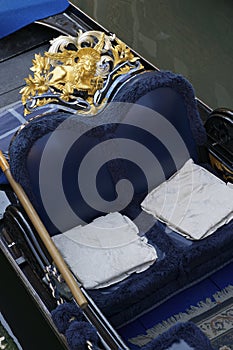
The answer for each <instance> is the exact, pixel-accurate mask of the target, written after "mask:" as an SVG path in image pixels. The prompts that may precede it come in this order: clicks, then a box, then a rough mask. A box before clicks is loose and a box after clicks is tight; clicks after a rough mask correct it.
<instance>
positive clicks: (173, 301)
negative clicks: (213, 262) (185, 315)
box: [118, 262, 233, 350]
mask: <svg viewBox="0 0 233 350" xmlns="http://www.w3.org/2000/svg"><path fill="white" fill-rule="evenodd" d="M232 271H233V262H232V263H229V264H228V265H226V266H225V267H224V268H222V269H221V270H219V271H217V272H215V273H214V274H212V275H211V276H210V277H209V278H206V279H204V280H203V281H201V282H199V283H197V284H195V285H193V286H192V287H190V288H188V289H186V290H184V291H182V292H181V293H179V294H177V295H175V296H174V297H171V298H170V299H169V300H168V301H166V302H165V303H163V304H162V305H160V306H158V307H156V308H154V309H153V310H151V311H149V312H148V313H146V314H145V315H143V316H141V317H139V318H138V319H137V320H135V321H133V322H132V323H130V324H128V325H126V326H124V327H122V328H120V329H118V332H119V334H120V335H121V336H122V337H123V338H124V339H130V338H132V337H133V338H135V337H136V336H137V335H142V334H146V330H148V329H150V328H152V327H153V326H155V325H156V324H159V323H162V322H163V321H166V320H167V319H169V318H170V317H172V316H173V315H177V314H179V313H181V312H185V311H186V310H187V309H190V307H191V306H197V304H198V303H199V302H200V301H205V300H206V299H207V298H211V297H212V296H213V294H215V293H217V292H219V291H221V290H222V289H224V288H226V287H227V286H229V285H233V273H232ZM128 345H129V346H130V349H132V350H134V349H135V350H136V349H139V347H138V346H136V345H133V344H131V343H129V344H128Z"/></svg>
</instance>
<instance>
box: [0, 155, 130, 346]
mask: <svg viewBox="0 0 233 350" xmlns="http://www.w3.org/2000/svg"><path fill="white" fill-rule="evenodd" d="M0 167H1V169H2V171H3V172H4V174H5V175H6V178H7V179H8V181H9V183H10V185H11V187H12V189H13V190H14V191H15V193H16V195H17V197H18V199H19V201H20V203H21V204H22V206H23V208H24V210H25V211H26V213H27V215H28V217H29V218H30V220H31V222H32V224H33V226H34V227H35V229H36V231H37V232H38V234H39V236H40V238H41V240H42V242H43V243H44V245H45V247H46V248H47V250H48V252H49V254H50V255H51V257H52V259H53V261H54V263H55V265H56V267H57V268H58V270H59V272H60V273H61V275H62V277H63V279H64V281H65V282H66V283H67V286H68V287H69V288H70V291H71V293H72V295H73V297H74V300H75V301H76V303H77V304H78V306H79V307H80V308H81V309H82V310H83V313H84V315H85V316H86V318H87V319H88V320H89V322H91V323H92V324H93V326H94V327H95V328H96V329H97V331H98V334H99V336H100V339H101V340H102V344H103V346H104V347H105V348H106V349H111V350H119V349H123V350H128V347H127V346H126V345H125V344H124V342H123V341H122V339H121V338H120V337H119V335H118V334H117V332H116V331H115V329H114V328H113V327H112V326H111V325H110V324H109V322H108V321H107V319H106V318H105V317H104V315H103V314H102V313H101V312H100V310H99V309H98V308H97V306H96V305H95V304H94V303H93V301H92V300H91V299H90V298H89V296H88V294H87V293H86V291H85V289H83V292H82V290H81V289H80V288H79V286H78V284H77V280H76V279H75V278H74V276H73V275H72V273H71V271H70V269H69V267H68V266H67V264H66V262H65V261H64V259H63V257H62V256H61V254H60V252H59V251H58V249H57V247H56V246H55V244H54V242H53V240H52V239H51V237H50V235H49V233H48V231H47V229H46V228H45V226H44V224H43V223H42V221H41V219H40V217H39V215H38V214H37V212H36V210H35V209H34V207H33V205H32V204H31V202H30V200H29V198H28V196H27V195H26V193H25V192H24V190H23V188H22V187H21V186H20V184H18V183H17V182H16V181H15V180H14V178H13V176H12V174H11V171H10V166H9V164H8V162H7V160H6V158H5V156H4V155H3V153H2V151H1V150H0ZM84 293H85V294H86V296H87V297H88V299H89V302H88V300H87V298H86V297H85V295H84Z"/></svg>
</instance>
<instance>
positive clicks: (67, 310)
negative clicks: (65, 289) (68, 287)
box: [51, 302, 83, 334]
mask: <svg viewBox="0 0 233 350" xmlns="http://www.w3.org/2000/svg"><path fill="white" fill-rule="evenodd" d="M51 316H52V319H53V322H54V324H55V325H56V327H57V329H58V330H59V332H60V333H63V334H65V332H66V330H67V329H68V328H69V326H70V324H71V323H72V322H74V320H76V321H77V320H78V321H80V320H82V319H83V313H82V311H81V309H80V308H78V307H77V305H75V303H74V302H71V303H64V304H61V305H59V306H57V308H56V309H55V310H53V311H52V312H51Z"/></svg>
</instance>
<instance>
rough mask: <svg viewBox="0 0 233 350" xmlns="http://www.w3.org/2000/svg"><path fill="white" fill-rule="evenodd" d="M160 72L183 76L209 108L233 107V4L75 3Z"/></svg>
mask: <svg viewBox="0 0 233 350" xmlns="http://www.w3.org/2000/svg"><path fill="white" fill-rule="evenodd" d="M73 3H74V4H76V5H77V6H78V7H79V8H80V9H81V10H83V11H84V12H86V13H87V14H88V15H90V16H91V17H92V18H94V19H95V20H96V21H98V22H99V23H100V24H102V25H103V26H104V27H105V28H106V29H108V30H110V31H111V32H114V33H115V34H116V35H117V36H118V37H119V38H121V39H122V40H124V41H125V42H126V43H127V44H128V45H129V46H131V47H132V48H134V49H135V50H136V51H138V52H139V53H140V54H141V55H143V56H144V57H145V58H146V59H148V60H149V61H150V62H152V63H153V64H154V65H156V66H157V67H158V68H160V69H168V70H172V71H173V72H177V73H181V74H183V75H184V76H185V77H186V78H188V79H189V80H190V81H191V83H192V84H193V86H194V88H195V91H196V95H197V97H199V98H200V99H202V100H203V101H204V102H205V103H207V104H208V105H209V106H210V107H212V108H216V107H222V106H224V107H229V108H233V80H232V73H233V40H232V33H233V20H232V16H233V2H232V1H231V0H221V1H219V0H204V1H203V0H196V1H192V0H118V1H116V0H108V1H106V0H73Z"/></svg>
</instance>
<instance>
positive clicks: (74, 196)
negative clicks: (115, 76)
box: [10, 72, 205, 235]
mask: <svg viewBox="0 0 233 350" xmlns="http://www.w3.org/2000/svg"><path fill="white" fill-rule="evenodd" d="M204 143H205V131H204V128H203V126H202V122H201V120H200V117H199V114H198V111H197V106H196V101H195V97H194V93H193V90H192V87H191V85H190V84H189V83H188V82H187V81H186V80H185V79H184V78H183V77H181V76H177V75H175V74H172V73H170V72H146V73H144V74H140V75H138V76H135V77H134V78H132V79H131V80H130V81H129V82H127V83H125V84H124V85H123V86H122V87H121V89H119V91H118V92H117V93H116V94H115V96H114V97H113V100H112V102H111V103H110V104H109V105H108V106H107V107H106V108H105V110H104V111H102V112H101V113H99V114H97V115H95V116H93V117H85V116H82V115H70V114H67V113H57V114H51V115H46V116H44V117H41V118H40V119H37V120H33V121H32V122H31V123H29V124H28V125H26V126H25V127H24V129H22V131H21V132H20V133H19V135H18V136H17V137H16V138H15V140H14V142H13V143H12V145H11V147H10V159H11V169H12V173H13V176H14V177H15V179H16V181H18V182H19V183H20V184H21V185H22V186H23V187H24V189H25V191H26V192H27V193H28V195H29V197H30V198H31V200H32V202H33V204H34V205H35V207H36V209H37V211H38V212H39V215H40V216H41V218H42V221H43V222H44V223H45V225H46V227H47V229H48V230H49V232H50V233H51V235H54V234H56V233H59V232H62V231H65V230H67V229H69V228H71V227H74V226H76V225H78V224H83V223H87V222H90V221H92V220H93V219H94V218H96V217H97V216H100V215H103V214H104V213H107V212H111V211H115V210H117V211H122V210H124V209H125V208H126V207H127V205H128V204H129V202H130V200H131V199H130V198H131V197H130V196H132V200H131V202H133V201H134V197H135V196H136V195H139V197H140V196H141V197H142V199H143V196H145V195H146V194H147V193H148V192H149V191H150V190H151V189H152V188H154V187H156V186H157V185H159V184H160V183H161V182H163V181H164V180H165V179H167V178H168V177H170V176H171V175H172V174H173V173H174V172H175V171H177V170H178V169H179V168H180V167H181V166H182V165H183V164H184V162H185V161H186V160H187V159H188V158H193V159H194V160H195V161H196V162H198V147H199V146H202V145H203V144H204ZM122 179H127V180H128V181H127V183H126V182H124V181H123V182H122V181H120V180H122ZM129 182H130V183H131V186H129ZM132 187H133V188H132ZM128 197H129V198H128ZM141 197H140V198H141ZM126 214H127V212H126Z"/></svg>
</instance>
